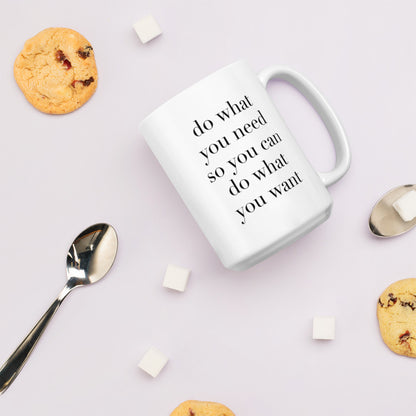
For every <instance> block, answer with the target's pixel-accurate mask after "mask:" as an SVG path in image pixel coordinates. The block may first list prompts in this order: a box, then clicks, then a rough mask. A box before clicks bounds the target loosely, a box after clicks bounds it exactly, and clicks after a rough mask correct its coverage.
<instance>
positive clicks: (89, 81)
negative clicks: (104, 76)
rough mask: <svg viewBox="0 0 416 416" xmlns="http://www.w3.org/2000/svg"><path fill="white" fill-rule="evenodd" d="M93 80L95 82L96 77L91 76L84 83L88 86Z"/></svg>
mask: <svg viewBox="0 0 416 416" xmlns="http://www.w3.org/2000/svg"><path fill="white" fill-rule="evenodd" d="M92 82H94V77H90V78H88V79H86V80H84V81H82V83H83V84H84V85H85V86H86V87H88V85H90V84H91V83H92Z"/></svg>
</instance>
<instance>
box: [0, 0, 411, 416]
mask: <svg viewBox="0 0 416 416" xmlns="http://www.w3.org/2000/svg"><path fill="white" fill-rule="evenodd" d="M1 6H2V7H1V13H0V45H1V54H0V76H1V81H2V88H1V97H0V111H1V112H0V114H1V135H0V137H1V139H0V140H1V147H0V192H1V208H0V212H1V218H2V228H1V242H0V270H1V273H0V287H1V290H0V316H1V318H0V334H1V335H0V361H1V362H3V361H5V360H6V359H7V358H8V356H9V354H10V353H11V352H12V351H13V350H14V348H15V347H16V346H17V344H18V342H20V340H21V339H22V337H23V336H24V335H25V334H26V333H27V331H28V330H29V329H30V328H32V326H33V324H34V323H35V322H36V320H37V319H38V318H39V317H40V316H41V314H42V313H43V312H44V311H45V310H46V308H47V307H48V306H49V304H50V303H51V302H52V300H53V299H54V296H55V295H56V294H57V293H58V292H59V290H60V289H61V287H62V286H63V285H64V282H65V268H64V265H65V254H66V251H67V249H68V246H69V244H70V243H71V242H72V239H73V237H74V236H75V235H76V234H77V233H78V232H80V231H81V230H82V229H83V228H84V227H86V226H88V225H90V224H92V223H95V222H99V221H108V222H110V223H112V224H113V225H114V226H115V227H116V229H117V231H118V233H119V238H120V249H119V255H118V257H117V260H116V263H115V265H114V268H113V269H112V271H111V273H110V275H109V276H108V278H106V279H105V280H104V281H102V282H100V283H99V284H98V285H96V286H94V287H90V288H86V289H82V290H79V292H75V293H74V294H72V295H71V296H70V298H69V299H67V301H66V302H65V303H64V304H63V306H62V308H61V310H60V311H59V312H58V314H57V316H56V317H55V319H54V321H53V322H52V323H51V325H50V327H49V328H48V329H47V332H46V333H45V335H44V338H43V339H42V340H41V341H40V343H39V345H38V347H37V349H36V351H35V352H34V354H33V356H32V357H31V359H30V360H29V362H28V363H27V365H26V367H25V368H24V370H23V372H22V374H21V375H20V376H19V378H18V379H17V380H16V382H15V383H14V384H13V385H12V386H11V388H10V389H9V390H8V391H7V392H6V393H5V395H4V396H2V397H1V398H0V414H1V415H8V416H16V415H18V416H20V415H39V416H52V415H54V416H56V415H62V416H69V415H71V416H72V415H75V414H77V415H88V414H99V415H103V416H104V415H114V414H119V415H126V416H130V415H131V416H133V415H146V416H165V415H169V414H170V411H171V410H172V409H173V408H174V407H175V406H176V405H178V404H179V403H180V402H181V401H183V400H186V399H190V398H193V399H200V400H215V401H220V402H224V403H226V404H228V405H229V406H230V407H231V408H232V409H233V410H234V412H235V413H236V414H237V415H238V416H253V415H289V414H290V415H295V416H296V415H323V416H327V415H332V414H336V415H351V414H357V415H368V414H377V415H378V416H382V415H390V414H392V413H395V414H400V413H404V412H407V411H408V410H409V409H411V408H412V406H413V404H414V397H415V392H414V375H415V365H416V361H415V360H411V359H408V358H404V357H399V356H397V355H395V354H393V353H391V352H390V351H389V350H388V349H387V348H386V347H385V346H384V344H383V343H382V341H381V339H380V336H379V332H378V327H377V320H376V314H375V307H376V302H377V297H378V295H379V293H380V292H381V291H382V290H383V289H384V288H385V287H386V286H387V285H388V284H389V283H391V282H392V281H395V280H397V279H401V278H405V277H411V276H414V272H415V269H416V261H415V260H414V259H415V255H414V252H415V248H414V245H415V241H416V234H415V231H413V232H410V233H408V234H406V235H404V236H402V237H400V238H397V239H392V240H388V241H387V240H386V241H381V240H377V239H375V238H373V237H372V236H371V235H370V233H369V231H368V229H367V218H368V215H369V213H370V210H371V207H372V205H373V203H374V202H375V201H376V200H377V199H378V197H379V196H380V195H382V194H383V193H384V192H385V191H387V190H388V189H390V188H392V187H393V186H396V185H399V184H403V183H409V182H410V183H411V182H414V181H416V176H415V175H414V174H412V173H411V170H414V165H415V151H416V144H415V131H414V129H415V128H414V119H415V109H416V79H415V76H414V74H415V73H416V42H415V40H416V27H415V24H414V16H415V12H416V9H415V6H414V4H413V2H412V1H410V0H409V1H396V2H394V3H393V2H390V1H380V0H378V1H375V0H374V1H364V2H363V1H358V0H356V1H351V0H349V1H329V0H328V1H323V0H316V1H313V2H310V1H307V0H303V1H299V0H298V1H281V0H270V1H266V0H256V1H251V2H244V1H234V0H233V1H219V0H215V1H213V0H210V1H195V0H194V1H192V0H187V1H184V0H178V1H175V2H173V1H170V2H168V1H161V0H159V1H158V0H151V1H148V2H141V1H138V0H136V1H133V0H131V1H117V2H114V1H98V0H97V1H94V2H93V1H90V2H86V1H79V0H72V1H71V2H62V1H56V0H53V1H52V0H51V1H42V0H40V1H36V2H35V1H32V2H30V1H14V0H6V1H5V0H2V2H1ZM148 12H151V13H152V14H153V15H154V16H155V17H156V18H157V20H158V21H159V23H160V25H161V27H162V29H163V32H164V33H163V35H162V36H161V37H160V38H158V39H156V40H155V41H153V42H152V43H149V44H147V45H142V44H141V43H140V42H139V40H138V38H137V37H136V35H135V33H134V32H133V30H132V24H133V23H134V22H135V21H136V20H138V19H139V18H140V17H142V16H144V15H146V14H147V13H148ZM49 26H68V27H71V28H73V29H76V30H78V31H80V32H81V33H83V34H84V35H85V36H86V37H87V38H88V39H89V40H90V41H91V43H92V44H93V46H94V50H95V52H96V58H97V62H98V68H99V75H100V81H99V88H98V90H97V92H96V94H95V96H94V97H93V98H92V99H91V101H90V102H89V103H88V104H87V105H85V107H83V108H82V109H81V110H79V111H77V112H75V113H73V114H70V115H66V116H48V115H44V114H41V113H40V112H38V111H36V110H34V109H33V108H32V107H31V106H30V105H29V104H28V103H27V102H26V100H25V99H24V97H23V95H22V93H21V92H20V91H19V89H18V87H17V85H16V84H15V82H14V79H13V61H14V58H15V56H16V55H17V54H18V52H19V51H20V49H21V48H22V46H23V43H24V41H25V40H26V39H27V38H29V37H31V36H32V35H34V34H35V33H37V32H38V31H40V30H41V29H43V28H46V27H49ZM240 58H245V59H247V60H248V61H249V62H250V63H251V65H252V66H253V67H254V68H255V69H256V70H260V69H261V68H263V67H264V66H266V65H270V64H285V65H289V66H291V67H293V68H294V69H296V70H298V71H300V72H301V73H303V74H304V75H305V76H307V77H308V78H310V79H311V80H312V81H313V82H314V83H315V84H316V85H317V86H318V87H319V89H320V90H321V91H322V93H323V94H324V95H325V96H326V97H327V99H328V101H329V102H330V103H331V104H332V105H333V107H334V108H335V110H336V112H337V113H338V114H339V116H340V119H341V121H342V123H343V125H344V126H345V129H346V131H347V133H348V137H349V140H350V143H351V149H352V153H353V162H352V165H351V169H350V171H349V173H348V174H347V175H346V176H345V178H344V179H342V181H340V182H339V183H337V184H336V185H334V186H332V187H331V190H330V192H331V194H332V195H333V197H334V201H335V203H334V209H333V214H332V216H331V218H330V219H329V221H327V222H326V223H325V224H323V225H322V226H320V227H319V228H318V229H316V230H315V231H313V232H312V233H311V234H309V235H308V236H306V237H305V238H303V239H302V240H300V241H298V242H297V243H295V244H293V245H292V246H290V247H288V248H287V249H285V250H283V251H281V252H280V253H278V254H277V255H275V256H273V257H272V258H270V259H268V260H267V261H264V262H263V263H262V264H260V265H258V266H256V267H254V268H252V269H251V270H249V271H247V272H240V273H235V272H230V271H227V270H225V269H224V268H223V267H222V266H221V264H220V263H219V261H218V259H217V257H216V256H215V254H214V252H213V250H212V249H211V248H210V246H209V245H208V243H207V241H206V240H205V238H204V237H203V235H202V234H201V232H200V231H199V229H198V227H197V225H196V224H195V222H194V221H193V219H192V218H191V216H190V215H189V214H188V212H187V210H186V208H185V207H184V205H183V203H182V202H181V200H180V198H179V197H178V195H177V194H176V192H175V190H174V189H173V187H172V186H171V184H170V182H169V181H168V179H167V177H166V176H165V175H164V173H163V172H162V170H161V168H160V166H159V164H158V162H157V161H156V160H155V158H154V157H153V155H152V154H151V152H150V150H149V148H148V147H147V146H146V144H145V143H144V140H143V138H142V137H140V135H139V134H138V124H139V122H140V120H141V119H143V118H144V117H145V116H146V115H147V114H148V113H149V112H150V111H151V110H153V109H154V108H156V107H157V106H158V105H160V104H161V103H163V102H164V101H165V100H167V99H168V98H170V97H171V96H172V95H174V94H176V93H178V92H179V91H180V90H182V89H183V88H185V87H187V86H189V85H190V84H191V83H193V82H195V81H198V80H199V79H200V78H202V77H204V76H205V75H207V74H209V73H210V72H212V71H214V70H216V69H218V68H220V67H222V66H224V65H226V64H228V63H231V62H233V61H235V60H237V59H240ZM270 92H271V94H272V95H273V97H274V99H275V101H276V103H277V106H278V108H279V109H280V110H281V112H282V113H283V115H284V117H285V118H286V120H287V123H288V124H289V126H290V128H291V129H292V131H293V133H294V135H295V136H296V137H297V139H298V141H299V142H300V143H301V145H302V146H303V148H304V149H305V152H306V153H307V155H308V156H309V158H310V159H311V161H312V162H313V164H314V165H315V166H316V167H317V168H319V169H322V170H326V169H329V168H330V167H331V166H332V163H333V158H334V157H333V152H332V148H331V146H330V142H329V140H328V137H327V135H326V133H325V130H324V128H323V127H322V125H321V123H320V121H319V120H317V118H316V116H315V115H314V114H313V113H312V112H311V110H310V109H309V107H308V106H307V104H305V102H304V101H303V100H302V98H300V97H299V95H298V94H297V93H296V92H294V91H293V90H291V89H290V88H289V87H287V86H285V85H279V83H275V84H273V85H272V86H271V87H270ZM271 226H272V225H271ZM170 262H171V263H174V264H177V265H182V266H185V267H189V268H191V269H192V277H191V280H190V282H189V286H188V289H187V291H186V292H185V293H183V294H180V293H173V292H169V291H167V290H166V289H163V288H162V286H161V281H162V277H163V274H164V271H165V268H166V265H167V264H168V263H170ZM315 315H330V316H331V315H333V316H335V317H336V323H337V324H336V325H337V327H336V340H335V341H332V342H317V341H313V340H312V339H311V331H312V328H311V323H312V318H313V316H315ZM150 346H154V347H156V348H158V349H160V350H161V351H163V352H164V353H165V354H167V355H168V356H169V357H170V361H169V363H168V365H167V367H166V368H165V369H164V371H163V372H162V373H161V374H160V376H159V377H158V378H157V379H155V380H154V379H151V378H150V377H148V376H147V375H146V374H144V373H142V372H141V371H140V370H139V369H138V368H137V363H138V361H139V360H140V358H141V356H142V354H143V353H144V352H145V351H146V350H147V348H148V347H150Z"/></svg>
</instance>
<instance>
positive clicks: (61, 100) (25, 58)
mask: <svg viewBox="0 0 416 416" xmlns="http://www.w3.org/2000/svg"><path fill="white" fill-rule="evenodd" d="M14 77H15V79H16V82H17V84H18V85H19V87H20V89H21V90H22V91H23V94H24V95H25V97H26V99H27V100H28V101H29V102H30V103H31V104H32V105H33V106H34V107H36V108H37V109H38V110H40V111H42V112H44V113H48V114H65V113H70V112H71V111H74V110H76V109H77V108H79V107H81V106H82V105H83V104H85V103H86V102H87V101H88V100H89V99H90V98H91V96H92V95H93V94H94V92H95V90H96V88H97V78H98V77H97V67H96V64H95V58H94V51H93V48H92V46H91V44H90V43H89V42H88V41H87V39H85V38H84V36H82V35H81V34H79V33H78V32H76V31H75V30H72V29H67V28H49V29H45V30H42V32H39V33H38V34H37V35H35V36H34V37H33V38H31V39H29V40H27V41H26V43H25V45H24V47H23V50H22V51H21V52H20V54H19V55H18V57H17V58H16V61H15V64H14Z"/></svg>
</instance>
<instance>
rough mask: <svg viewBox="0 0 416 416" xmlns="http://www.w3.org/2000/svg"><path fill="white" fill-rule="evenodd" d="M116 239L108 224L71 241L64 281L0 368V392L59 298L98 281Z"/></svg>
mask: <svg viewBox="0 0 416 416" xmlns="http://www.w3.org/2000/svg"><path fill="white" fill-rule="evenodd" d="M117 247H118V240H117V234H116V232H115V230H114V228H113V227H112V226H111V225H108V224H104V223H101V224H95V225H92V226H91V227H88V228H87V229H86V230H84V231H83V232H82V233H81V234H79V235H78V236H77V238H76V239H75V240H74V242H73V243H72V245H71V247H70V248H69V250H68V254H67V258H66V273H67V283H66V285H65V287H64V288H63V290H62V291H61V292H60V293H59V295H58V297H57V298H56V300H55V301H54V302H53V303H52V305H51V306H50V308H49V309H48V310H47V311H46V312H45V314H44V315H43V316H42V318H41V319H40V320H39V321H38V323H37V324H36V325H35V326H34V328H33V329H32V330H31V331H30V332H29V334H28V335H27V336H26V338H25V339H24V340H23V341H22V342H21V344H20V345H19V346H18V347H17V348H16V350H15V351H14V353H13V354H12V355H11V356H10V358H9V359H8V360H7V361H6V362H5V363H4V365H3V367H1V368H0V394H1V393H3V392H4V391H6V390H7V388H8V387H9V386H10V384H11V383H12V382H13V381H14V380H15V379H16V377H17V376H18V374H19V373H20V371H21V370H22V368H23V366H24V365H25V363H26V361H27V359H28V358H29V355H30V354H31V352H32V351H33V349H34V347H35V345H36V344H37V342H38V341H39V338H40V336H41V335H42V334H43V332H44V330H45V329H46V327H47V325H48V323H49V322H50V320H51V319H52V317H53V316H54V315H55V312H56V311H57V310H58V308H59V306H60V305H61V303H62V301H63V300H64V299H65V298H66V296H67V295H68V294H69V293H70V292H71V291H72V290H73V289H74V288H76V287H79V286H85V285H89V284H92V283H96V282H98V281H99V280H100V279H102V278H103V277H104V276H105V275H106V274H107V272H108V271H109V270H110V268H111V266H112V265H113V263H114V259H115V257H116V254H117Z"/></svg>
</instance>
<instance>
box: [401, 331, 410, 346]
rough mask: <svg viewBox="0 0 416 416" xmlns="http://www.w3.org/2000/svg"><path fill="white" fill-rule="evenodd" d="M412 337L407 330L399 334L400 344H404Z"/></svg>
mask: <svg viewBox="0 0 416 416" xmlns="http://www.w3.org/2000/svg"><path fill="white" fill-rule="evenodd" d="M409 338H410V332H409V331H406V332H404V333H403V334H401V335H400V336H399V342H400V344H403V343H404V342H407V340H408V339H409Z"/></svg>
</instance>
